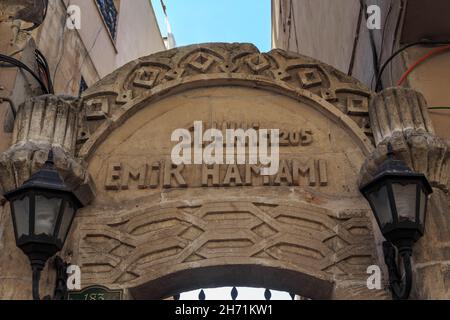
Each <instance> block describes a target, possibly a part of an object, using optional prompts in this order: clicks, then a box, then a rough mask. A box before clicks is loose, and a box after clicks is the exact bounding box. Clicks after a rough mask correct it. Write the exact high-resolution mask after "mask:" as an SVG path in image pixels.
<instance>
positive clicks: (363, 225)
mask: <svg viewBox="0 0 450 320" xmlns="http://www.w3.org/2000/svg"><path fill="white" fill-rule="evenodd" d="M364 214H365V213H362V214H355V213H351V212H349V213H347V214H344V215H340V217H339V218H338V217H337V216H335V215H333V214H332V213H331V212H330V211H328V210H325V209H323V208H316V207H311V206H306V205H305V206H303V205H298V206H286V205H279V206H275V205H265V204H263V203H252V202H232V203H227V202H220V203H208V204H204V205H203V206H196V207H164V208H161V207H159V206H158V207H150V208H147V209H142V208H139V209H136V210H128V211H124V212H123V213H115V214H114V216H110V217H105V215H107V214H106V213H102V214H101V215H99V216H98V217H97V218H95V219H92V218H89V217H87V218H84V219H82V220H80V222H79V236H80V237H81V238H80V240H81V242H80V247H79V250H80V257H79V259H78V261H79V263H80V264H81V268H82V270H83V285H89V284H91V283H92V284H93V283H102V284H105V285H121V286H126V287H131V286H137V285H140V284H143V283H145V282H146V281H148V280H149V279H156V278H159V277H161V276H164V275H167V274H170V273H171V272H173V271H174V267H175V266H176V267H177V268H178V269H177V270H179V269H180V268H182V269H189V268H191V267H193V265H192V263H193V262H195V266H196V267H201V266H202V265H205V266H206V265H211V263H212V262H214V263H217V264H218V265H220V264H221V263H226V261H229V260H230V259H233V260H235V261H246V262H247V263H248V262H250V263H251V262H252V261H253V262H254V263H257V262H258V261H259V262H261V261H264V264H265V265H273V266H275V265H278V266H279V265H283V266H284V268H286V269H290V270H294V271H299V272H305V273H307V274H310V275H313V276H317V277H319V278H321V279H334V278H336V277H341V278H345V277H351V278H352V279H360V278H361V279H362V278H364V277H366V268H367V266H369V265H371V264H373V263H374V261H375V252H374V244H373V239H372V236H371V231H370V221H369V220H368V219H367V218H366V217H365V215H364ZM230 231H231V232H230Z"/></svg>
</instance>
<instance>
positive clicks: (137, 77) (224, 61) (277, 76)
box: [84, 43, 372, 136]
mask: <svg viewBox="0 0 450 320" xmlns="http://www.w3.org/2000/svg"><path fill="white" fill-rule="evenodd" d="M217 79H220V80H229V81H233V80H235V79H237V80H240V83H242V82H243V81H246V82H248V81H256V82H258V81H259V82H260V81H264V82H267V83H270V84H271V85H272V86H282V87H283V89H284V90H290V91H291V92H292V93H293V94H296V90H299V89H303V90H307V91H309V92H310V93H311V94H313V95H315V96H318V97H320V98H323V99H325V100H326V101H328V102H329V103H331V104H333V105H334V106H336V107H337V108H338V109H339V110H341V112H343V113H344V114H347V115H350V116H357V117H358V118H355V119H356V120H355V122H356V123H357V124H358V125H360V126H361V128H362V130H363V131H364V132H366V133H368V135H369V136H370V135H371V133H370V129H369V131H368V130H367V128H363V127H362V123H363V122H362V121H360V120H361V119H360V117H363V118H368V117H369V115H368V108H367V107H368V101H369V99H370V97H371V96H372V93H371V92H370V91H369V90H368V89H367V88H366V87H364V86H363V85H362V84H361V83H359V82H358V81H357V80H355V79H354V78H351V77H349V76H347V75H345V74H343V73H341V72H340V71H338V70H336V69H334V68H332V67H330V66H328V65H326V64H323V63H320V62H318V61H316V60H314V59H311V58H309V57H305V56H302V55H297V54H292V53H287V52H284V51H282V50H273V51H271V52H269V53H263V54H262V53H260V52H259V51H258V49H257V48H256V47H254V46H253V45H249V44H221V43H219V44H202V45H192V46H188V47H181V48H177V49H172V50H168V51H164V52H160V53H156V54H153V55H150V56H148V57H144V58H140V59H138V60H136V61H135V62H134V63H130V64H127V65H126V66H124V67H122V68H120V69H118V70H117V71H115V72H114V73H113V74H111V75H109V76H107V77H106V78H104V79H103V80H101V81H99V82H98V83H97V84H96V85H94V86H92V87H91V88H89V89H88V90H87V91H85V92H84V97H85V100H86V101H89V100H91V99H93V98H99V97H102V96H110V95H111V94H115V96H116V97H117V98H116V100H115V104H116V105H110V112H109V114H108V115H107V116H108V117H114V113H115V112H116V110H119V109H120V107H121V106H122V105H123V104H126V103H129V102H130V101H131V100H132V99H137V98H141V99H144V98H151V97H152V96H153V95H159V94H160V93H162V92H168V89H170V88H172V87H176V86H180V85H187V84H189V83H190V82H198V81H199V80H202V81H205V84H207V83H212V81H211V80H217ZM229 81H228V82H229ZM149 89H151V90H149ZM111 102H112V103H114V101H111ZM86 108H87V106H86ZM111 110H113V111H112V112H111ZM104 120H106V119H103V121H104ZM92 134H93V136H96V135H95V134H94V132H92Z"/></svg>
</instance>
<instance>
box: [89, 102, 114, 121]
mask: <svg viewBox="0 0 450 320" xmlns="http://www.w3.org/2000/svg"><path fill="white" fill-rule="evenodd" d="M108 113H109V103H108V99H106V98H104V97H103V98H101V99H92V100H89V101H88V102H87V103H86V120H87V121H91V120H103V119H106V118H107V117H108Z"/></svg>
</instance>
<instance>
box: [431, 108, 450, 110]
mask: <svg viewBox="0 0 450 320" xmlns="http://www.w3.org/2000/svg"><path fill="white" fill-rule="evenodd" d="M428 110H450V107H429V108H428Z"/></svg>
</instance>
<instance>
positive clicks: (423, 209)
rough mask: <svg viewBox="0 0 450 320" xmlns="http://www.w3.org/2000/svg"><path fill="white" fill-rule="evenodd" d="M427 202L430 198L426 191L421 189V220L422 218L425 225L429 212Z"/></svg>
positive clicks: (421, 221)
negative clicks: (427, 212)
mask: <svg viewBox="0 0 450 320" xmlns="http://www.w3.org/2000/svg"><path fill="white" fill-rule="evenodd" d="M427 200H428V196H427V194H426V193H425V191H424V190H423V189H422V188H420V207H419V210H420V211H419V218H420V223H421V224H424V223H425V213H426V210H427Z"/></svg>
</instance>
